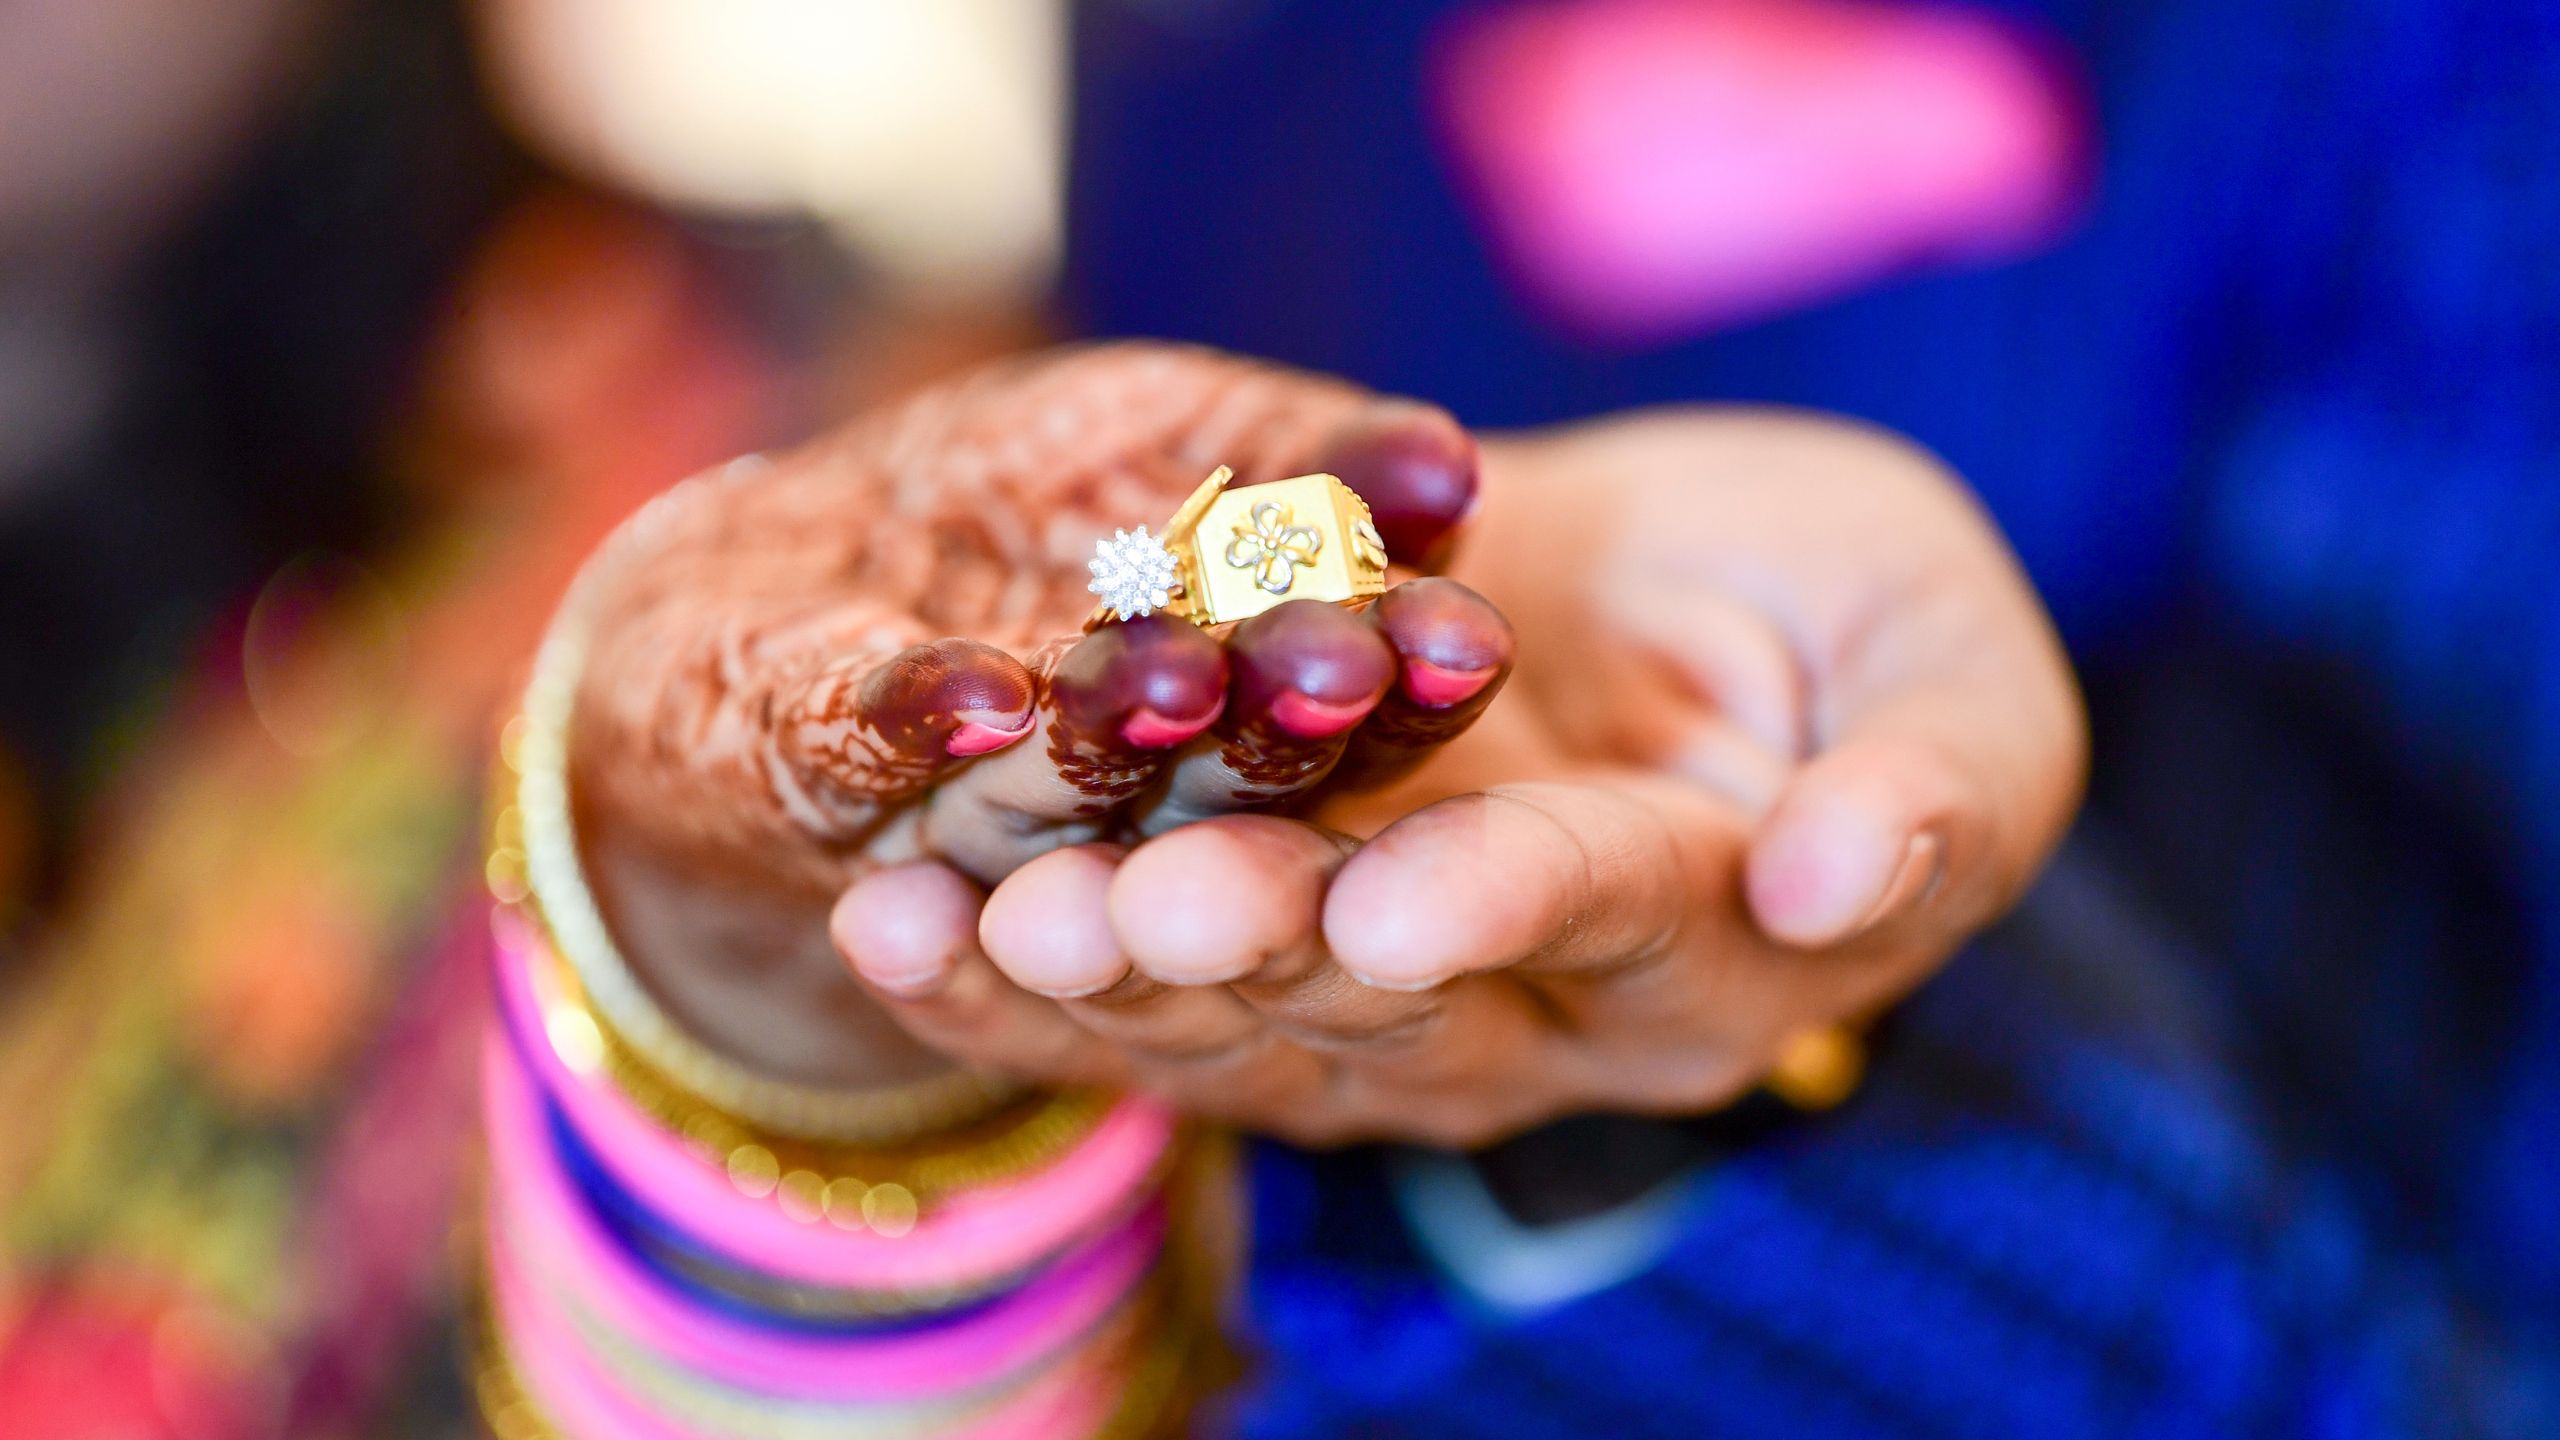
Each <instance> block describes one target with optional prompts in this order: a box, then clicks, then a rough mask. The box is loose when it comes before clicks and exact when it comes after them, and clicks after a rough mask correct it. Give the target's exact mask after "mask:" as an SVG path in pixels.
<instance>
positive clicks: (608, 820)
mask: <svg viewBox="0 0 2560 1440" xmlns="http://www.w3.org/2000/svg"><path fill="white" fill-rule="evenodd" d="M1220 463H1225V464H1229V465H1232V466H1234V467H1235V469H1236V471H1237V474H1238V479H1239V482H1240V483H1252V482H1255V481H1259V480H1271V479H1280V478H1284V477H1286V476H1289V475H1293V474H1301V473H1305V472H1307V471H1310V470H1318V469H1325V470H1331V471H1333V472H1334V473H1337V474H1339V475H1341V476H1342V477H1343V478H1344V479H1345V480H1346V481H1347V482H1348V483H1350V484H1351V485H1352V486H1353V487H1354V488H1356V489H1358V490H1360V491H1361V493H1362V494H1363V495H1364V496H1365V497H1366V498H1368V499H1369V500H1370V502H1371V503H1372V504H1374V505H1378V506H1381V507H1383V508H1386V509H1389V510H1392V511H1393V512H1395V513H1396V514H1398V515H1399V516H1400V517H1401V520H1400V523H1401V524H1402V525H1403V526H1404V527H1405V530H1406V532H1407V533H1408V536H1409V538H1410V540H1411V543H1413V544H1415V545H1416V546H1417V548H1418V550H1420V551H1426V552H1427V551H1430V550H1434V549H1439V548H1445V547H1444V545H1443V541H1444V539H1445V536H1446V534H1447V533H1448V532H1450V531H1452V530H1454V529H1455V528H1456V527H1457V525H1458V523H1459V521H1460V520H1461V519H1462V518H1463V516H1464V514H1465V513H1466V511H1467V510H1468V509H1469V508H1470V507H1471V506H1472V503H1473V498H1474V494H1475V486H1476V455H1475V447H1474V442H1473V441H1472V440H1471V439H1470V438H1469V437H1468V436H1467V435H1466V434H1465V432H1463V431H1462V430H1460V429H1459V427H1458V426H1457V425H1456V423H1455V422H1454V421H1452V420H1450V419H1449V417H1447V416H1446V415H1444V414H1442V413H1440V412H1439V411H1436V410H1432V409H1430V408H1428V407H1425V406H1420V405H1416V404H1413V403H1412V402H1409V401H1389V400H1382V399H1379V398H1377V397H1373V396H1370V395H1368V394H1366V393H1365V392H1362V391H1359V390H1356V389H1354V388H1352V387H1350V386H1346V385H1343V384H1340V383H1338V382H1333V381H1327V380H1322V379H1318V378H1316V377H1311V376H1303V375H1296V374H1291V373H1288V372H1284V371H1281V370H1278V369H1275V368H1273V367H1269V366H1263V365H1257V364H1252V363H1249V362H1245V361H1241V360H1236V359H1233V358H1230V357H1224V356H1217V355H1212V354H1209V353H1207V352H1200V351H1189V350H1178V349H1173V348H1170V347H1136V346H1125V347H1101V348H1090V349H1082V350H1072V351H1063V352H1058V353H1056V354H1053V355H1049V356H1044V357H1038V358H1034V359H1031V360H1027V361H1019V362H1014V363H1010V364H1006V365H1000V366H997V367H994V368H991V369H989V370H985V371H982V372H979V373H978V374H975V375H973V376H970V377H968V378H965V379H962V380H960V381H958V382H956V383H954V384H950V385H946V386H943V387H940V388H937V389H934V390H931V391H928V392H926V393H923V394H920V395H918V396H916V397H915V398H913V399H912V400H910V401H908V402H906V403H904V404H902V405H899V406H896V407H893V408H891V409H889V410H886V411H884V412H881V413H879V414H876V415H873V416H870V417H867V418H865V419H863V420H858V421H856V422H854V423H853V424H852V425H850V426H848V427H847V428H846V429H845V430H843V431H841V432H839V433H838V434H836V435H834V436H831V437H828V438H826V439H824V440H821V441H819V442H818V443H816V444H813V445H811V446H809V447H807V448H805V449H804V450H802V451H799V452H797V453H794V454H791V455H787V456H782V457H777V458H774V459H772V460H769V461H763V462H758V463H749V464H741V465H734V466H732V467H730V468H729V469H728V470H726V471H724V472H722V473H719V474H716V475H712V476H705V477H701V478H700V479H698V480H697V481H695V482H691V483H689V484H688V485H686V486H684V487H680V488H679V490H678V491H677V492H675V493H673V494H671V495H670V496H669V497H667V498H666V499H665V500H664V501H662V502H661V503H660V504H659V505H657V506H656V507H654V508H653V510H652V511H651V512H650V513H648V514H646V515H644V516H642V517H640V518H639V519H637V520H636V521H635V522H634V523H633V525H632V526H630V527H629V528H628V530H627V531H626V533H625V535H624V536H623V537H622V538H621V539H620V541H618V542H617V544H616V545H615V546H614V547H613V549H612V551H611V553H610V554H608V555H607V556H606V557H604V558H603V559H602V561H601V562H600V564H599V568H598V571H597V575H596V579H597V583H598V585H599V587H600V590H599V593H598V594H597V596H596V612H595V613H596V616H597V622H596V640H595V644H594V646H593V649H592V653H591V655H590V658H589V662H588V667H587V670H586V672H585V676H584V681H583V685H582V689H581V693H580V697H579V705H578V725H577V730H576V733H575V734H574V735H573V736H572V743H571V750H572V754H573V757H574V758H573V766H574V772H573V781H574V785H573V788H574V791H575V793H576V795H577V797H578V804H579V807H580V821H581V824H580V830H581V834H582V835H583V836H585V837H587V860H588V864H589V868H590V872H591V875H592V876H593V878H594V880H595V884H596V888H597V890H598V893H599V896H600V898H601V899H602V900H603V901H604V903H605V906H606V909H607V913H608V914H609V915H610V916H611V917H612V919H613V920H614V922H615V924H616V927H617V930H618V933H619V934H620V935H621V936H622V938H623V940H624V945H625V948H626V950H628V951H629V952H630V953H631V955H632V958H633V961H634V964H635V966H636V967H637V968H639V969H640V971H641V972H642V974H643V975H644V977H645V978H647V979H648V980H649V981H650V982H651V984H652V985H653V987H654V988H655V989H656V990H657V991H658V992H659V993H660V995H661V996H662V997H663V998H664V999H665V1000H666V1001H667V1003H668V1005H669V1008H670V1009H671V1010H672V1011H673V1012H674V1013H675V1014H676V1016H677V1018H679V1019H680V1020H682V1021H684V1022H685V1023H687V1024H689V1025H690V1026H692V1027H693V1028H694V1029H695V1030H696V1031H698V1032H699V1033H701V1034H703V1035H704V1037H705V1038H707V1039H709V1040H711V1041H712V1042H713V1043H714V1044H717V1045H720V1046H722V1047H723V1048H726V1049H728V1050H730V1051H732V1052H733V1053H736V1054H737V1055H738V1056H739V1057H740V1058H742V1059H747V1060H750V1061H752V1062H754V1063H757V1064H760V1065H763V1066H765V1067H766V1068H768V1069H771V1070H774V1071H776V1072H778V1073H782V1074H786V1075H790V1076H793V1077H795V1078H801V1079H806V1080H812V1081H823V1082H835V1083H862V1082H864V1081H868V1080H874V1079H881V1078H900V1077H904V1076H908V1075H912V1074H914V1073H917V1072H919V1071H921V1070H923V1069H925V1068H928V1067H929V1066H930V1065H932V1064H936V1063H940V1062H938V1061H937V1060H935V1059H933V1058H932V1057H931V1056H930V1055H928V1054H927V1053H926V1052H923V1051H921V1050H918V1049H916V1048H915V1047H913V1046H910V1045H902V1044H900V1043H899V1042H898V1039H897V1032H896V1031H895V1030H893V1029H891V1028H889V1027H888V1026H886V1025H884V1024H883V1023H882V1022H881V1021H880V1019H879V1016H878V1013H877V1011H876V1009H875V1008H874V1007H872V1006H871V1005H870V1004H869V1003H868V1002H867V1001H866V1000H865V999H864V997H863V995H862V992H861V990H860V988H859V987H858V986H856V985H855V984H854V983H853V981H852V979H851V978H850V977H849V976H848V974H847V973H846V971H845V968H844V966H843V964H842V962H841V961H840V960H839V959H838V958H837V957H836V956H835V955H834V954H833V953H832V951H831V950H830V949H829V948H828V945H827V941H826V928H825V916H826V913H827V908H828V906H829V905H830V904H831V903H832V902H833V901H834V899H835V898H836V896H837V895H838V894H839V893H840V892H841V891H842V890H843V889H844V887H845V886H846V885H847V884H848V883H850V882H852V881H853V880H855V879H856V878H858V877H860V876H862V875H864V874H867V873H869V872H871V871H873V870H876V869H878V868H879V867H881V866H882V865H886V864H894V863H898V862H902V861H913V860H918V859H921V858H925V857H932V858H934V859H936V860H938V861H940V862H943V863H947V864H950V865H952V866H954V867H956V868H957V869H958V870H959V871H960V872H961V873H963V874H966V875H968V876H970V877H972V878H974V879H975V880H977V881H978V882H980V883H993V882H995V881H997V880H1000V879H1002V878H1003V877H1004V876H1006V875H1008V874H1010V873H1012V872H1013V871H1014V870H1015V869H1017V868H1019V867H1020V866H1021V865H1022V864H1023V863H1024V862H1025V861H1027V860H1030V859H1032V858H1033V857H1035V856H1037V855H1040V854H1042V853H1044V852H1046V851H1049V850H1051V849H1054V848H1057V847H1059V846H1061V845H1070V844H1078V843H1084V842H1089V841H1093V840H1097V839H1101V838H1106V837H1112V836H1119V835H1135V834H1136V833H1138V830H1139V828H1140V826H1141V824H1142V823H1143V822H1144V817H1145V815H1146V814H1147V813H1148V812H1155V813H1156V814H1157V818H1156V820H1155V821H1154V823H1156V824H1158V825H1165V824H1170V823H1172V820H1173V812H1171V811H1167V810H1165V809H1164V797H1166V796H1168V795H1175V796H1181V797H1185V798H1183V799H1182V800H1181V801H1180V803H1181V804H1182V805H1184V806H1187V807H1189V809H1190V811H1192V812H1196V813H1207V811H1208V810H1210V809H1214V810H1216V811H1218V812H1219V813H1224V812H1227V811H1232V810H1234V809H1237V808H1241V807H1247V806H1256V805H1278V804H1282V803H1287V802H1291V801H1295V800H1298V799H1300V798H1303V797H1304V796H1305V795H1306V793H1307V792H1308V791H1309V790H1311V788H1312V787H1313V786H1315V785H1316V784H1317V783H1319V782H1320V781H1321V780H1322V779H1323V778H1324V775H1325V772H1326V771H1328V770H1329V769H1330V768H1331V766H1332V764H1333V762H1334V761H1335V760H1336V759H1338V758H1339V757H1340V755H1341V754H1342V753H1343V751H1344V748H1345V747H1346V746H1347V745H1348V744H1349V743H1350V742H1351V739H1352V737H1353V736H1354V734H1355V733H1356V732H1357V730H1358V729H1359V727H1360V722H1361V721H1362V720H1364V719H1365V718H1366V716H1367V714H1368V712H1369V711H1370V710H1371V709H1372V708H1374V706H1375V705H1376V703H1377V702H1378V700H1379V699H1380V698H1381V696H1382V695H1383V694H1384V692H1385V690H1386V687H1387V682H1388V680H1389V679H1391V678H1392V676H1393V674H1394V673H1395V671H1396V669H1397V667H1398V665H1399V664H1400V663H1401V662H1400V659H1399V657H1398V656H1397V654H1396V653H1395V652H1394V650H1393V649H1392V648H1391V646H1390V644H1389V642H1388V641H1387V640H1386V639H1385V638H1383V636H1382V634H1381V632H1379V631H1378V630H1377V629H1376V628H1375V627H1374V626H1372V625H1371V624H1369V623H1367V622H1366V621H1364V620H1363V619H1362V618H1361V617H1359V616H1356V615H1352V614H1349V613H1347V612H1343V611H1339V610H1335V609H1333V608H1331V607H1325V606H1304V607H1283V609H1284V610H1286V611H1290V612H1292V613H1290V614H1283V613H1281V612H1279V611H1275V612H1272V613H1271V614H1269V615H1266V616H1263V617H1259V618H1258V619H1257V621H1255V622H1252V623H1248V624H1247V625H1244V626H1241V627H1237V628H1236V630H1235V633H1234V634H1233V635H1231V636H1226V637H1220V636H1214V635H1211V634H1209V633H1206V632H1203V631H1200V630H1198V629H1195V628H1193V627H1190V626H1188V625H1184V624H1181V623H1179V622H1176V621H1173V620H1170V619H1151V620H1148V621H1143V622H1140V623H1137V624H1133V625H1125V626H1124V625H1114V626H1108V627H1104V628H1102V629H1101V630H1098V631H1096V632H1094V633H1092V634H1086V633H1084V631H1083V628H1082V626H1083V622H1084V619H1085V617H1086V615H1087V614H1088V613H1089V612H1090V610H1091V608H1092V603H1093V601H1092V597H1091V595H1089V594H1088V593H1086V591H1085V588H1084V586H1085V581H1086V579H1087V578H1088V577H1087V574H1086V571H1085V568H1084V561H1085V559H1086V558H1087V557H1088V556H1089V555H1090V554H1091V547H1092V542H1093V540H1094V538H1095V537H1096V536H1098V535H1101V534H1107V533H1109V531H1110V530H1111V529H1112V528H1114V527H1117V526H1127V525H1135V524H1139V523H1142V522H1156V523H1161V521H1162V520H1163V519H1164V517H1165V516H1166V515H1168V514H1170V513H1171V511H1172V509H1173V507H1174V506H1175V505H1176V504H1177V503H1179V501H1180V500H1181V499H1182V498H1183V496H1185V495H1186V494H1188V493H1189V491H1190V490H1191V489H1192V487H1194V486H1195V485H1197V484H1198V483H1199V480H1200V477H1201V476H1202V475H1204V474H1206V473H1207V472H1208V471H1209V470H1210V469H1211V468H1214V466H1216V465H1218V464H1220ZM1435 506H1436V507H1438V509H1437V510H1436V512H1435V511H1434V508H1433V507H1435ZM1435 513H1436V516H1437V518H1436V521H1435V520H1433V519H1432V518H1431V517H1432V516H1433V515H1434V514H1435ZM1310 611H1311V612H1313V613H1312V615H1309V614H1307V613H1303V612H1310ZM1475 623H1478V624H1480V625H1483V626H1485V627H1487V628H1488V629H1489V630H1492V631H1496V632H1501V631H1503V628H1504V627H1503V626H1502V623H1501V621H1500V618H1499V616H1497V615H1495V614H1494V613H1493V612H1492V611H1491V610H1490V608H1489V607H1481V606H1480V607H1478V610H1477V612H1476V616H1475ZM1506 633H1507V632H1506ZM1475 643H1477V644H1479V645H1485V644H1495V643H1497V642H1496V641H1494V640H1492V639H1490V638H1481V637H1480V638H1479V639H1478V640H1477V641H1476V642H1475ZM1311 729H1319V730H1321V731H1322V733H1321V734H1310V733H1308V732H1309V731H1310V730H1311Z"/></svg>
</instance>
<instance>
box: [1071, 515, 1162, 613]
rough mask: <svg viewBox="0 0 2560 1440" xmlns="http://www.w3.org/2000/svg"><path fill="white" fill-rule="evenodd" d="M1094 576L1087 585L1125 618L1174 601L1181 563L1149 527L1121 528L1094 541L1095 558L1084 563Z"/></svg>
mask: <svg viewBox="0 0 2560 1440" xmlns="http://www.w3.org/2000/svg"><path fill="white" fill-rule="evenodd" d="M1085 568H1086V569H1087V570H1090V571H1092V572H1093V579H1092V581H1091V582H1090V583H1088V584H1087V585H1086V586H1085V587H1084V588H1085V589H1087V590H1090V591H1092V592H1093V593H1094V594H1096V595H1099V596H1101V597H1102V603H1103V604H1104V605H1106V606H1108V607H1110V609H1111V611H1112V613H1113V614H1115V615H1118V616H1119V617H1120V618H1121V619H1123V620H1134V619H1136V618H1138V617H1139V616H1141V615H1147V614H1152V613H1154V612H1155V611H1158V610H1161V609H1163V608H1164V607H1165V606H1166V605H1167V604H1169V603H1171V601H1172V600H1173V588H1174V585H1175V583H1176V576H1177V573H1178V571H1179V568H1180V567H1179V565H1178V564H1177V562H1176V561H1175V560H1174V558H1173V552H1172V551H1170V550H1168V549H1166V548H1165V546H1164V542H1163V541H1162V540H1159V539H1157V538H1156V537H1155V536H1153V535H1150V534H1148V533H1147V527H1146V526H1144V525H1141V526H1139V527H1138V528H1137V529H1136V530H1122V531H1119V532H1117V533H1115V534H1114V535H1113V536H1112V537H1111V538H1110V539H1108V540H1096V541H1094V542H1093V558H1092V559H1091V560H1088V561H1086V562H1085Z"/></svg>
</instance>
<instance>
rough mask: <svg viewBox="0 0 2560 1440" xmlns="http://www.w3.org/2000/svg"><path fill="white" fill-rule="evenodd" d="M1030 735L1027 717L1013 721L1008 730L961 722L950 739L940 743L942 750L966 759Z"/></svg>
mask: <svg viewBox="0 0 2560 1440" xmlns="http://www.w3.org/2000/svg"><path fill="white" fill-rule="evenodd" d="M1030 733H1031V717H1030V716H1029V715H1025V716H1023V717H1022V718H1021V719H1020V720H1018V721H1015V722H1014V723H1013V725H1012V727H1011V728H1009V729H1008V728H1004V727H1001V726H995V725H989V724H986V723H985V722H983V721H978V720H963V721H961V722H960V725H959V727H958V728H957V729H954V730H953V731H952V732H951V738H950V739H948V740H945V741H944V742H943V743H942V748H943V749H945V750H947V751H949V752H950V753H951V754H953V755H954V756H957V757H959V758H962V759H966V758H968V757H969V756H972V755H984V754H986V753H987V752H989V751H991V750H1001V749H1003V748H1004V747H1006V746H1007V745H1010V744H1012V743H1013V742H1014V741H1016V740H1019V739H1021V738H1022V737H1023V736H1025V735H1028V734H1030Z"/></svg>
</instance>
